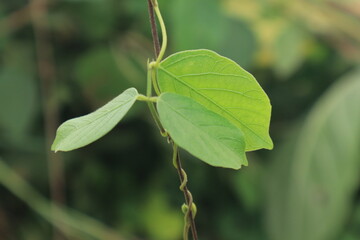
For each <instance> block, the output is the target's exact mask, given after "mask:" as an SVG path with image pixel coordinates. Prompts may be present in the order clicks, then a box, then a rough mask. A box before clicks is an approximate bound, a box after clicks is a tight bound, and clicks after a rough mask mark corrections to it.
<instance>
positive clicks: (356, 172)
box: [266, 69, 360, 240]
mask: <svg viewBox="0 0 360 240" xmlns="http://www.w3.org/2000/svg"><path fill="white" fill-rule="evenodd" d="M359 79H360V69H359V70H357V71H355V72H353V73H352V74H350V75H349V76H347V77H345V78H344V79H342V80H341V81H339V82H338V83H336V84H335V85H334V86H333V87H332V88H331V89H330V90H329V91H328V92H327V93H326V94H325V96H323V97H322V98H321V99H320V101H319V102H318V103H317V104H316V105H315V107H314V109H312V111H311V112H310V114H309V116H308V117H307V119H306V121H305V122H304V124H303V126H302V127H296V129H297V130H298V132H297V134H296V135H295V136H291V137H288V139H286V140H285V142H286V144H285V145H283V146H281V145H280V146H279V147H278V149H281V151H280V152H279V153H278V154H276V155H275V156H274V160H275V161H274V164H273V165H272V167H270V168H269V169H268V173H269V176H268V183H269V185H268V186H267V189H268V194H267V200H266V202H267V210H268V211H267V212H268V214H267V220H268V221H267V228H268V231H269V233H270V239H273V240H283V239H286V240H303V239H306V240H329V239H343V238H338V236H340V235H339V234H340V233H341V231H342V230H343V226H344V224H348V216H349V215H348V214H349V210H350V209H351V207H352V205H353V204H354V196H355V195H356V191H358V189H359V180H360V148H359V146H360V107H359V103H360V94H359V92H360V81H359Z"/></svg>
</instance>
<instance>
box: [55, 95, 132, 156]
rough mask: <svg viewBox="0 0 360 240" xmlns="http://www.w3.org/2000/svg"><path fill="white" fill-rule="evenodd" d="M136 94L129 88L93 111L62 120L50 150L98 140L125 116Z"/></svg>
mask: <svg viewBox="0 0 360 240" xmlns="http://www.w3.org/2000/svg"><path fill="white" fill-rule="evenodd" d="M137 96H138V92H137V90H136V89H135V88H129V89H127V90H126V91H124V92H123V93H122V94H120V95H119V96H117V97H116V98H114V99H113V100H111V101H110V102H108V103H107V104H106V105H104V106H103V107H101V108H99V109H98V110H96V111H95V112H92V113H90V114H88V115H85V116H82V117H78V118H74V119H70V120H68V121H66V122H64V123H63V124H61V126H60V127H59V128H58V130H57V132H56V138H55V141H54V143H53V145H52V146H51V150H53V151H55V152H57V151H71V150H74V149H77V148H80V147H83V146H86V145H88V144H90V143H92V142H94V141H96V140H98V139H99V138H101V137H102V136H104V135H105V134H106V133H108V132H109V131H110V130H111V129H113V128H114V127H115V125H116V124H117V123H118V122H119V121H120V120H121V119H122V118H123V117H124V116H125V114H126V113H127V112H128V111H129V109H130V108H131V106H132V105H133V104H134V102H135V101H136V98H137Z"/></svg>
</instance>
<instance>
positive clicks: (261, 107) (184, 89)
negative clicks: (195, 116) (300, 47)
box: [158, 50, 273, 151]
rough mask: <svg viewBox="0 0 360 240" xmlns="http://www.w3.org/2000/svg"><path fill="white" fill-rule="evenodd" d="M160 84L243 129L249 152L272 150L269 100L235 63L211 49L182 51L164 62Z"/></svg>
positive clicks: (162, 89)
mask: <svg viewBox="0 0 360 240" xmlns="http://www.w3.org/2000/svg"><path fill="white" fill-rule="evenodd" d="M158 82H159V86H160V89H161V91H162V92H174V93H177V94H181V95H184V96H188V97H191V98H193V99H194V100H196V101H197V102H199V103H201V104H202V105H204V106H205V107H206V108H208V109H209V110H212V111H214V112H216V113H218V114H220V115H221V116H223V117H225V118H226V119H228V120H229V121H230V122H231V123H233V124H234V125H235V126H237V127H238V128H240V129H241V130H242V132H243V133H244V136H245V141H246V150H247V151H252V150H257V149H260V148H267V149H272V147H273V143H272V140H271V138H270V136H269V124H270V115H271V105H270V101H269V98H268V97H267V95H266V94H265V92H264V91H263V89H262V88H261V87H260V85H259V84H258V82H257V81H256V79H255V78H254V77H253V76H252V75H251V74H250V73H248V72H247V71H245V70H244V69H242V68H241V67H240V66H239V65H237V64H236V63H235V62H233V61H232V60H230V59H228V58H225V57H222V56H220V55H218V54H217V53H215V52H213V51H209V50H193V51H184V52H179V53H176V54H174V55H171V56H170V57H168V58H167V59H165V60H164V61H163V62H161V64H160V66H159V68H158Z"/></svg>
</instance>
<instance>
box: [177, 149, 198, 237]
mask: <svg viewBox="0 0 360 240" xmlns="http://www.w3.org/2000/svg"><path fill="white" fill-rule="evenodd" d="M172 144H174V143H172ZM176 166H177V167H176V169H177V172H178V175H179V179H180V182H181V183H183V182H184V181H185V171H184V169H183V168H182V165H181V160H180V154H179V151H178V150H176ZM183 192H184V197H185V202H186V205H187V206H188V207H189V222H190V229H191V234H192V237H193V240H198V236H197V231H196V225H195V220H194V218H195V216H194V213H193V211H192V206H191V205H192V203H193V200H192V196H191V193H190V191H189V189H188V187H187V185H186V184H185V186H184V188H183Z"/></svg>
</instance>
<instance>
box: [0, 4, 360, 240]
mask: <svg viewBox="0 0 360 240" xmlns="http://www.w3.org/2000/svg"><path fill="white" fill-rule="evenodd" d="M158 1H159V4H160V8H161V11H162V14H163V17H164V19H165V23H166V26H167V28H168V35H169V47H168V49H167V52H166V55H169V54H171V53H174V52H176V51H180V50H186V49H198V48H208V49H211V50H214V51H217V52H218V53H219V54H221V55H224V56H226V57H229V58H231V59H233V60H234V61H236V62H237V63H239V64H240V65H241V66H243V67H244V68H245V69H247V70H248V71H250V72H251V73H252V74H253V75H254V76H255V77H256V78H257V80H258V81H259V83H260V84H261V86H262V87H263V88H264V89H265V91H266V92H267V93H268V95H269V97H270V99H271V102H272V106H273V115H272V121H271V129H270V133H271V136H272V138H273V140H274V145H275V148H274V150H273V151H266V150H261V151H257V152H253V153H248V159H249V166H248V167H244V168H242V169H241V170H239V171H233V170H227V169H221V168H213V167H211V166H208V165H206V164H204V163H203V162H201V161H199V160H197V159H195V158H193V157H192V156H190V155H189V154H187V153H186V152H182V153H181V154H182V160H183V165H184V168H185V169H186V171H187V173H188V177H189V183H188V186H189V188H190V190H191V191H192V193H193V196H194V198H195V202H196V204H197V206H198V215H197V217H196V222H197V225H198V232H199V236H200V239H202V240H241V239H246V240H264V239H265V240H266V239H273V240H298V239H302V240H333V239H334V240H356V239H360V230H359V229H360V227H359V226H360V195H359V190H360V188H359V186H360V181H359V169H360V168H359V167H360V153H359V150H358V149H360V114H359V109H360V97H357V96H356V95H354V96H353V95H351V96H347V93H346V91H342V90H341V89H342V87H343V86H345V85H346V86H347V85H350V84H353V83H354V82H356V81H357V82H358V81H360V72H359V71H357V70H356V69H357V67H358V65H359V60H360V35H359V29H360V4H359V2H358V1H354V0H349V1H341V0H338V1H326V0H324V1H315V0H306V1H301V0H294V1H281V0H273V1H270V0H268V1H267V0H256V1H255V0H158ZM28 4H29V2H28V1H22V0H16V1H13V0H3V1H1V2H0V28H1V29H0V158H1V159H0V160H1V161H3V162H6V163H7V164H8V165H9V166H11V168H12V169H13V170H14V171H16V173H17V174H19V175H20V176H21V177H23V178H24V179H26V181H28V182H29V183H30V184H31V185H32V186H34V188H35V189H36V190H37V191H39V192H40V193H41V194H42V195H43V196H45V197H46V198H48V199H49V183H48V182H49V180H48V167H47V161H46V150H47V149H46V147H45V137H44V136H45V132H44V120H43V108H42V106H43V101H44V98H43V96H42V90H41V84H40V80H39V74H38V70H37V64H38V63H37V57H36V48H35V46H36V42H35V41H36V40H35V36H34V29H33V25H32V21H31V14H29V12H26V10H25V13H21V12H20V14H19V12H18V11H19V10H20V11H21V9H23V8H27V6H28ZM17 21H18V22H17ZM19 22H20V24H16V23H19ZM45 24H47V26H48V30H49V33H50V35H49V41H50V43H51V46H52V48H53V50H54V58H55V67H56V78H57V84H56V91H55V93H54V94H53V95H52V96H51V97H50V100H51V101H55V102H58V104H59V106H60V109H59V111H60V119H59V121H60V122H63V121H65V120H67V119H69V118H73V117H77V116H80V115H84V114H86V113H89V112H91V111H93V110H95V109H96V108H97V107H99V106H101V105H102V104H104V103H106V102H107V101H109V100H110V99H112V98H113V97H115V96H116V95H117V94H119V93H121V92H122V91H123V90H125V89H126V88H128V87H132V86H133V87H136V88H137V89H138V90H139V92H141V93H144V92H145V82H146V61H147V59H149V58H150V59H151V58H153V46H152V39H151V33H150V26H149V22H148V13H147V1H145V0H58V1H51V4H50V6H49V15H48V18H47V21H45ZM347 76H350V77H347ZM347 78H351V79H352V81H350V80H349V81H347ZM348 88H349V89H351V87H348ZM330 89H331V90H330ZM329 91H330V93H331V94H329ZM359 95H360V92H359ZM336 99H347V100H346V101H345V100H344V101H342V102H341V101H340V103H339V102H336V106H335V105H334V104H335V103H334V102H333V101H336ZM319 102H320V105H319ZM331 107H333V108H334V109H332V110H331V114H330V113H329V112H327V111H326V109H327V108H331ZM329 111H330V110H329ZM321 117H322V118H324V119H325V120H324V121H325V122H326V124H325V123H324V122H320V123H318V121H317V119H318V118H321ZM327 121H329V122H327ZM349 126H350V131H349V130H348V128H347V127H349ZM345 133H346V134H345ZM317 137H319V141H317V140H314V139H318V138H317ZM313 140H314V142H312V141H313ZM310 143H311V144H310ZM324 143H326V146H324ZM294 149H295V150H294ZM304 153H308V154H313V155H312V156H313V157H311V158H309V159H308V161H306V156H307V155H306V154H304ZM62 157H63V158H64V165H65V169H64V172H65V176H64V178H65V191H64V192H63V195H64V196H65V198H66V205H67V206H68V207H70V208H74V209H77V210H78V211H81V212H82V213H84V214H87V215H89V216H91V217H93V218H96V219H98V220H100V221H101V222H103V223H105V224H106V225H107V226H109V227H110V228H112V229H113V230H114V231H116V232H118V233H119V234H120V235H122V236H128V237H126V239H127V238H128V239H146V240H177V239H181V235H182V224H183V222H182V221H183V216H182V213H181V210H180V207H181V205H182V203H183V195H182V193H181V192H180V191H179V189H178V186H179V182H178V178H177V174H176V171H175V169H174V168H173V166H172V162H171V147H170V146H169V145H168V144H167V142H166V139H163V138H162V137H161V136H160V135H159V133H158V131H157V129H156V127H155V125H154V124H153V122H152V119H151V116H150V114H149V112H148V110H147V108H146V105H145V104H144V103H137V104H135V107H134V108H133V109H131V110H130V112H129V114H128V115H127V116H126V117H125V118H124V119H123V121H122V122H121V123H120V124H119V125H118V126H117V127H116V128H115V129H114V130H113V131H112V132H110V133H109V134H107V135H106V136H105V137H104V138H102V139H100V140H99V141H97V142H95V143H93V144H91V145H89V146H87V147H84V148H82V149H79V150H76V151H73V152H69V153H64V154H62ZM299 182H300V183H303V184H302V185H301V184H300V185H301V186H302V187H299ZM10 183H11V181H10ZM310 190H311V191H310ZM304 199H306V200H304ZM339 199H340V200H339ZM26 201H27V199H19V198H17V197H16V196H15V195H13V194H12V193H11V192H10V191H9V189H8V187H4V186H3V185H2V183H1V182H0V239H1V240H18V239H21V240H22V239H26V240H41V239H44V240H48V239H51V238H52V225H50V224H49V223H48V222H47V221H45V220H44V219H43V218H42V217H40V216H39V215H38V214H37V213H36V212H34V211H33V210H32V209H31V208H29V207H28V205H26ZM321 209H325V210H324V211H322V210H321ZM299 213H300V214H299ZM310 223H311V224H310ZM65 235H66V234H65ZM65 239H95V238H91V237H89V236H86V235H84V236H83V237H70V236H67V237H65Z"/></svg>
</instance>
